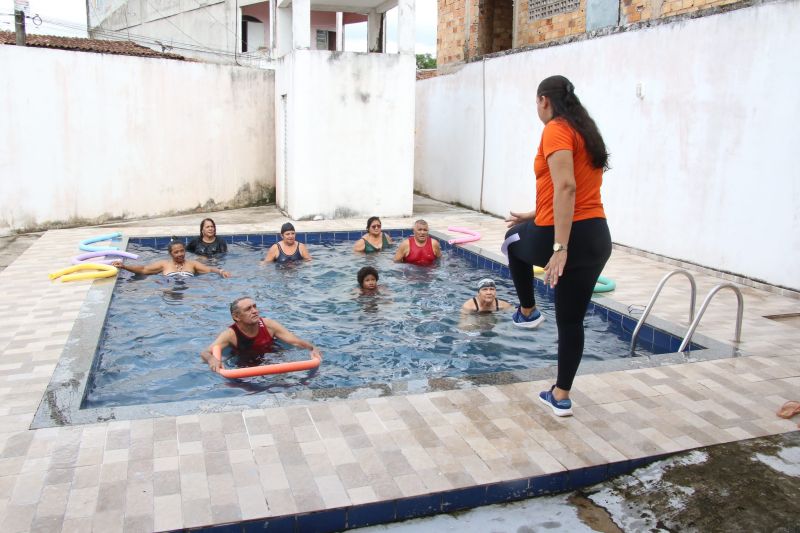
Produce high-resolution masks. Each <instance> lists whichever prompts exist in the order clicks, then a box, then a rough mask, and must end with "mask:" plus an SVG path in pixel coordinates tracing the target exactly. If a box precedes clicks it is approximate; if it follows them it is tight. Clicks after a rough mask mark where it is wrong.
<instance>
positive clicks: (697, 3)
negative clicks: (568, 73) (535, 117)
mask: <svg viewBox="0 0 800 533" xmlns="http://www.w3.org/2000/svg"><path fill="white" fill-rule="evenodd" d="M516 1H517V2H518V3H519V5H518V6H517V35H516V45H517V46H518V47H519V46H526V45H531V44H539V43H545V42H548V41H552V40H556V39H560V38H563V37H568V36H570V35H576V34H582V33H584V32H585V31H586V11H585V10H586V0H581V2H580V7H579V8H578V9H576V10H575V11H572V12H569V13H561V14H558V15H554V16H552V17H550V18H545V19H537V20H533V21H529V20H528V0H516ZM738 1H740V0H619V2H620V25H623V26H624V25H626V24H633V23H635V22H639V21H642V20H652V19H658V18H663V17H669V16H673V15H682V14H684V13H690V12H693V11H698V10H701V9H707V8H710V7H717V6H722V5H727V4H735V3H737V2H738ZM438 2H439V24H438V31H439V37H438V40H437V47H436V49H437V50H436V51H437V64H438V65H440V66H441V65H448V64H452V63H458V62H462V61H465V60H467V59H472V58H475V57H480V56H482V55H484V54H488V53H492V52H499V51H501V50H507V49H509V48H511V45H512V35H511V32H512V31H513V16H514V14H513V2H512V0H438ZM467 2H469V5H470V32H469V43H465V25H464V23H465V6H466V5H467Z"/></svg>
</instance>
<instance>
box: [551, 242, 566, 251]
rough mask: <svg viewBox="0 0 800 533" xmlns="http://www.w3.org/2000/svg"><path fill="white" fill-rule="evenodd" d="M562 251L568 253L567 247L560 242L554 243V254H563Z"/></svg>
mask: <svg viewBox="0 0 800 533" xmlns="http://www.w3.org/2000/svg"><path fill="white" fill-rule="evenodd" d="M561 251H564V252H566V251H567V247H566V246H564V245H563V244H561V243H560V242H557V243H554V244H553V252H561Z"/></svg>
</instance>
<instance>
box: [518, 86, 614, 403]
mask: <svg viewBox="0 0 800 533" xmlns="http://www.w3.org/2000/svg"><path fill="white" fill-rule="evenodd" d="M536 110H537V112H538V114H539V119H541V121H542V122H543V123H544V131H543V132H542V140H541V143H540V144H539V150H538V152H537V154H536V159H535V161H534V165H533V169H534V173H535V174H536V210H535V211H531V212H528V213H514V212H512V213H511V214H510V216H509V217H508V218H507V219H506V222H508V223H509V224H508V225H509V226H510V227H511V229H510V230H509V231H508V233H506V241H505V243H503V247H504V249H507V253H508V267H509V270H510V271H511V277H512V279H513V280H514V287H515V288H516V289H517V296H518V297H519V302H520V306H519V307H518V308H517V311H516V312H515V313H514V316H513V320H514V324H515V325H516V326H519V327H523V328H535V327H536V326H538V325H539V324H540V323H541V322H542V321H543V320H544V316H543V315H542V314H541V312H540V311H539V309H537V308H536V300H535V299H534V292H533V270H532V266H533V265H545V283H547V284H548V285H549V286H550V287H552V288H553V289H554V290H555V310H556V327H557V328H558V378H557V379H556V384H555V385H553V386H552V387H551V388H550V390H547V391H543V392H541V393H540V394H539V399H540V400H541V401H542V403H544V404H546V405H548V406H549V407H550V408H551V409H552V410H553V413H555V414H556V415H557V416H570V415H571V414H572V401H571V400H570V399H569V392H570V389H571V388H572V381H573V379H574V378H575V374H576V373H577V372H578V366H579V365H580V362H581V358H582V357H583V320H584V317H585V316H586V309H587V307H588V305H589V301H590V300H591V299H592V291H593V290H594V286H595V283H596V282H597V277H598V276H599V275H600V273H601V272H602V270H603V267H604V266H605V264H606V261H608V258H609V257H610V256H611V234H610V233H609V231H608V224H606V216H605V212H604V211H603V203H602V201H601V200H600V185H601V184H602V182H603V171H604V170H607V169H608V152H607V151H606V145H605V142H604V141H603V137H602V136H601V135H600V131H599V130H598V129H597V125H596V124H595V123H594V120H592V118H591V117H590V116H589V113H588V112H587V111H586V109H585V108H584V107H583V105H582V104H581V102H580V100H579V99H578V97H577V96H576V95H575V86H574V85H572V83H571V82H570V81H569V80H568V79H567V78H565V77H564V76H551V77H549V78H547V79H545V80H544V81H542V82H541V83H540V84H539V88H538V89H537V91H536Z"/></svg>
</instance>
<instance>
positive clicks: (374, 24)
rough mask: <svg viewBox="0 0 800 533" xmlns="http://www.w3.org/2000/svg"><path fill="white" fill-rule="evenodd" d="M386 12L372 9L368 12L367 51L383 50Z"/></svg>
mask: <svg viewBox="0 0 800 533" xmlns="http://www.w3.org/2000/svg"><path fill="white" fill-rule="evenodd" d="M384 18H385V16H384V13H378V12H377V11H375V10H374V9H370V11H369V13H368V14H367V52H382V51H383V50H384V47H383V46H382V44H383V43H382V42H381V29H382V28H383V19H384Z"/></svg>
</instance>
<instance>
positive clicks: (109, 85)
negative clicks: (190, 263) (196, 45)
mask: <svg viewBox="0 0 800 533" xmlns="http://www.w3.org/2000/svg"><path fill="white" fill-rule="evenodd" d="M0 65H3V67H4V70H6V72H13V73H14V76H1V77H0V95H2V97H0V117H3V123H4V124H6V125H7V127H3V128H0V173H2V176H1V177H0V231H3V229H5V230H8V229H9V228H10V229H20V228H24V227H30V226H33V225H37V224H42V223H45V222H48V221H50V222H54V221H67V220H70V219H74V218H88V219H93V218H95V217H100V216H123V215H126V216H145V215H157V214H164V213H168V212H171V211H175V210H186V209H191V208H194V207H196V206H197V205H198V204H205V203H206V202H207V201H208V200H213V201H214V202H216V203H224V202H230V201H232V200H233V199H234V197H235V196H236V194H237V192H239V191H242V190H243V189H246V188H248V187H249V188H250V189H251V190H253V189H255V188H257V187H262V188H263V187H273V186H274V184H275V162H274V154H275V129H274V115H273V112H274V74H273V73H272V72H271V71H266V70H259V69H245V68H240V67H231V66H224V65H215V64H203V63H190V62H182V61H172V60H165V59H148V58H140V57H127V56H118V55H106V54H91V53H85V52H70V51H64V50H48V49H42V48H30V47H27V48H19V47H14V46H0Z"/></svg>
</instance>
